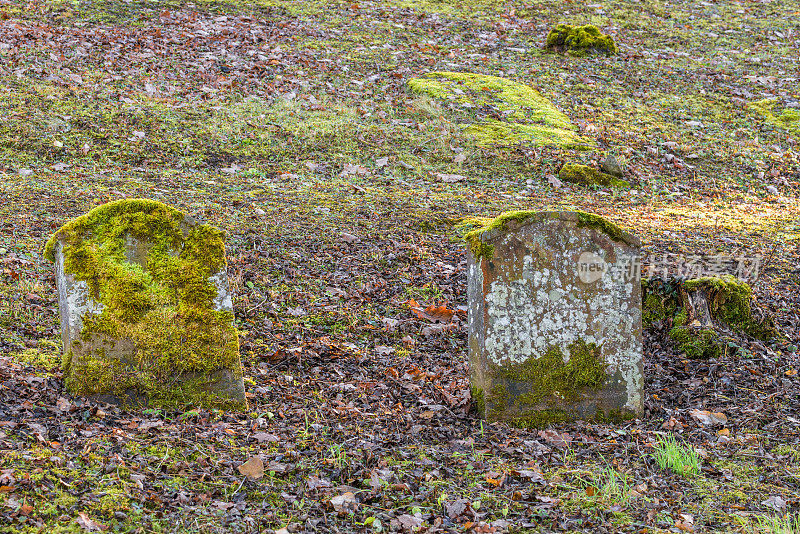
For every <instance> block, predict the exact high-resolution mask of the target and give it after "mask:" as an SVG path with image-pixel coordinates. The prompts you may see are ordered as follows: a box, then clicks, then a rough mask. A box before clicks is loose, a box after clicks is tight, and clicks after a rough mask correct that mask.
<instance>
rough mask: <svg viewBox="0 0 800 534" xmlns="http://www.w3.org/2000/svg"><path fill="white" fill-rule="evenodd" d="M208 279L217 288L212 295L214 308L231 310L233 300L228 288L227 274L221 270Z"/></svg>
mask: <svg viewBox="0 0 800 534" xmlns="http://www.w3.org/2000/svg"><path fill="white" fill-rule="evenodd" d="M208 280H209V282H211V283H212V284H214V287H216V288H217V294H216V296H215V297H214V309H215V310H217V311H227V312H232V311H233V300H232V299H231V292H230V289H229V288H228V274H227V273H226V272H225V271H224V270H222V271H220V272H218V273H217V274H215V275H214V276H212V277H210V278H209V279H208Z"/></svg>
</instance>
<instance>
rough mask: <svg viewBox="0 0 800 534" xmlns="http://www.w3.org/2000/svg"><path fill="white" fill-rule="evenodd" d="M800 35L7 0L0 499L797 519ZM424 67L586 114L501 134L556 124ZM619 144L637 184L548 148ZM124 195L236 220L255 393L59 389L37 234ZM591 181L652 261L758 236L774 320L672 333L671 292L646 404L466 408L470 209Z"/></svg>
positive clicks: (208, 510) (606, 524)
mask: <svg viewBox="0 0 800 534" xmlns="http://www.w3.org/2000/svg"><path fill="white" fill-rule="evenodd" d="M560 23H567V24H575V25H585V24H593V25H595V26H597V27H598V28H600V30H602V31H603V32H604V33H606V34H608V35H610V36H611V37H612V38H613V39H614V40H615V42H616V47H617V51H618V53H617V54H615V55H609V56H606V55H598V54H595V55H592V54H589V55H583V56H578V55H570V54H568V53H565V52H560V51H559V52H548V51H546V50H544V49H543V46H544V44H545V40H546V36H547V33H548V31H549V29H550V28H552V27H553V26H555V25H556V24H560ZM798 58H800V4H798V3H797V2H796V1H794V0H791V1H777V0H776V1H769V0H761V1H748V2H745V1H742V2H735V1H730V0H719V1H714V2H689V1H683V2H680V1H673V2H661V1H651V0H644V1H638V2H632V1H631V2H621V1H598V2H596V3H592V4H587V3H583V2H571V1H562V0H556V1H539V2H534V3H531V2H527V1H524V0H523V1H516V0H515V1H511V2H493V1H490V0H472V1H471V2H442V1H438V0H419V1H417V0H401V1H397V2H359V3H355V2H329V3H319V2H316V1H313V0H312V1H307V2H300V1H283V0H256V1H254V2H238V1H237V0H222V1H220V0H198V1H195V2H194V3H186V4H184V3H181V2H177V1H174V0H168V1H165V2H147V1H139V0H133V1H124V2H123V1H116V0H94V1H86V2H83V1H74V2H66V1H56V0H52V1H47V0H31V1H30V2H21V1H18V0H0V194H1V195H2V197H3V199H4V201H3V203H2V204H0V296H2V298H0V353H1V355H0V451H2V456H1V457H0V531H2V532H14V533H18V532H26V533H28V532H30V533H33V532H82V531H108V532H265V531H269V530H275V531H278V532H282V533H283V532H312V531H319V532H382V531H405V532H419V531H422V532H562V531H573V532H616V531H629V532H675V531H687V532H691V531H698V532H700V531H726V532H727V531H732V532H737V531H739V532H753V531H763V532H797V531H798V529H800V525H798V523H797V520H796V519H793V517H795V516H796V514H797V513H798V511H800V497H798V494H799V493H800V436H798V429H799V428H800V413H799V412H798V398H799V397H798V396H799V395H800V387H798V369H800V361H798V358H799V356H798V351H797V345H798V343H800V316H798V311H797V310H798V309H800V269H798V264H800V254H799V251H798V243H800V205H799V204H798V199H797V196H798V192H800V183H799V182H800V147H798V146H797V142H798V138H799V137H800V121H799V120H798V117H800V93H799V92H798V75H797V73H798V72H800V65H798V63H800V60H799V59H798ZM436 71H452V72H467V73H474V74H479V75H491V76H495V77H498V78H502V79H506V80H511V81H513V82H515V83H518V84H527V85H528V86H530V87H532V88H534V89H536V90H538V91H539V93H541V95H542V96H544V97H545V98H547V99H549V100H550V101H552V102H553V103H554V104H555V106H556V107H557V108H558V110H559V111H560V112H563V113H564V114H565V115H566V117H568V120H567V121H566V122H565V120H566V119H563V118H561V116H560V115H556V114H554V112H548V113H549V115H548V116H549V117H550V118H551V120H553V121H555V123H556V124H558V125H559V127H565V128H569V127H570V124H572V125H574V127H575V131H574V132H573V134H572V135H574V136H576V137H575V138H576V139H577V138H580V142H576V143H573V142H570V143H556V142H547V141H545V142H541V140H539V141H537V140H536V139H534V138H531V139H530V140H528V141H526V140H525V139H524V138H521V137H515V138H514V139H513V142H502V139H501V138H500V137H498V136H499V135H500V134H502V132H504V131H510V130H513V131H514V132H523V133H524V132H534V131H535V132H541V130H540V129H539V130H537V129H535V128H533V129H530V128H529V129H526V128H524V127H520V126H518V125H512V126H509V124H511V121H513V120H529V117H530V114H528V112H527V111H526V112H525V113H517V111H515V110H514V109H510V110H509V108H508V106H507V105H506V104H507V102H506V103H504V101H502V99H500V100H498V95H501V94H502V93H501V92H500V93H498V92H497V91H495V90H494V89H492V87H493V86H490V84H489V83H488V82H486V81H480V80H481V79H480V78H474V77H470V78H468V80H470V85H469V86H464V87H461V88H459V87H455V88H453V87H450V88H449V89H448V91H450V93H448V94H449V98H448V94H440V95H439V98H437V93H436V92H435V91H428V92H425V91H419V90H414V86H415V84H413V83H412V84H409V82H410V81H411V80H414V79H424V78H423V77H424V75H425V74H426V73H429V72H436ZM449 79H456V78H455V77H452V76H451V77H450V78H449ZM476 79H477V80H479V81H478V82H475V81H474V80H476ZM491 83H495V82H491ZM497 83H500V82H497ZM482 84H483V85H482ZM422 86H424V84H421V82H417V83H416V87H422ZM509 87H511V86H509ZM513 87H516V86H513ZM459 91H460V92H459ZM465 94H466V95H467V96H469V97H471V98H472V99H473V103H470V102H467V101H465V99H464V98H462V96H463V95H465ZM490 97H491V98H490ZM534 115H535V114H534ZM515 117H517V118H515ZM470 124H472V125H475V124H478V126H479V128H478V129H476V128H475V127H474V126H470ZM487 125H488V126H487ZM528 126H530V125H528ZM476 131H477V132H480V133H482V134H484V135H482V136H476V135H474V134H475V132H476ZM487 133H491V134H492V135H494V136H495V137H492V136H488V137H487ZM570 139H571V141H574V139H573V138H570ZM608 155H613V156H615V157H616V158H617V160H618V161H620V162H623V163H624V168H625V175H624V179H625V181H627V182H629V184H630V188H625V187H613V188H612V187H608V188H604V187H600V186H584V185H578V184H568V183H564V182H562V181H561V180H559V178H558V171H559V169H560V168H561V166H562V165H563V164H565V163H581V164H587V165H590V166H592V167H595V168H596V167H597V166H598V164H599V162H601V161H602V160H604V159H605V158H606V157H607V156H608ZM125 197H144V198H152V199H156V200H161V201H163V202H167V203H169V204H171V205H174V206H176V207H178V208H179V209H182V210H184V211H185V212H187V213H189V214H191V215H192V216H194V217H196V218H199V219H201V220H204V221H207V222H210V223H212V224H215V225H217V226H218V227H220V228H222V229H224V230H225V231H226V232H227V246H228V250H227V254H228V260H229V274H230V277H231V281H232V285H233V289H234V292H235V295H236V298H235V302H234V305H235V315H236V323H237V328H238V329H239V332H240V339H241V343H242V358H243V362H244V366H245V376H246V386H247V396H248V399H249V402H250V412H248V413H221V412H209V411H204V410H200V409H188V410H187V411H185V412H183V413H165V412H161V411H157V410H147V411H121V410H119V409H118V408H115V407H112V406H108V405H102V404H96V403H92V402H87V401H83V400H81V399H79V398H73V397H70V396H69V395H68V394H67V393H66V392H65V391H64V390H63V384H62V380H61V374H60V371H59V366H58V362H59V359H60V357H59V355H60V350H61V346H60V327H59V323H58V312H57V306H56V303H57V298H56V297H57V296H56V291H55V287H54V286H55V282H54V276H53V269H52V265H50V264H49V263H48V262H47V261H46V260H44V259H43V257H42V248H43V246H44V243H45V242H46V240H47V238H48V237H49V236H50V235H51V234H52V232H53V231H54V230H56V229H57V228H58V227H59V226H60V225H61V224H63V223H64V222H66V221H67V220H68V219H70V218H72V217H75V216H77V215H80V214H82V213H84V212H86V211H88V210H89V209H90V208H92V207H93V206H95V205H98V204H101V203H104V202H107V201H109V200H115V199H119V198H125ZM576 208H579V209H582V210H585V211H591V212H594V213H598V214H602V215H605V216H607V217H609V218H610V219H611V220H613V221H614V222H616V223H618V224H620V225H623V226H625V227H626V228H628V229H629V230H631V231H633V232H634V233H636V234H637V235H639V236H640V237H641V238H642V239H643V242H644V253H645V256H646V261H647V262H648V263H649V264H650V265H659V266H662V265H664V264H669V265H670V266H674V265H676V264H679V263H681V262H684V261H686V259H687V258H694V257H695V256H696V255H706V256H709V255H714V254H723V255H726V256H730V257H731V258H749V259H752V258H761V262H760V269H759V273H758V274H759V275H758V279H757V281H756V282H755V283H754V292H755V294H756V295H757V298H758V300H759V302H760V303H761V305H762V306H763V307H764V308H765V310H766V311H767V312H768V313H770V314H772V315H773V316H774V317H775V320H776V324H777V325H778V326H779V327H780V328H781V330H782V331H783V333H784V334H785V336H786V339H784V340H782V341H778V342H774V343H760V342H749V343H743V344H740V345H736V346H732V347H731V350H730V351H729V352H726V353H725V354H724V355H722V356H721V357H719V358H715V359H707V360H690V359H687V358H686V357H685V355H683V354H681V353H680V352H679V351H677V350H676V349H675V347H674V345H673V344H672V343H671V342H670V341H669V338H668V336H667V335H666V333H665V332H666V330H667V329H668V328H669V326H670V325H669V324H657V325H656V326H655V327H654V328H653V329H651V330H648V331H647V332H646V343H645V370H646V377H647V378H646V401H645V405H646V410H645V414H644V416H643V417H642V418H641V419H639V420H635V421H632V422H630V423H628V424H624V425H597V424H586V423H576V424H565V425H558V426H555V427H551V428H547V429H541V430H518V429H513V428H509V427H507V426H504V425H499V424H487V423H485V422H481V421H480V419H479V418H477V416H476V415H475V413H474V408H473V407H472V403H471V399H470V398H469V389H468V373H469V369H468V367H467V364H466V345H465V343H466V334H465V316H464V312H463V310H464V309H465V301H464V300H465V293H466V291H465V289H466V288H465V285H466V277H465V251H464V247H463V245H462V244H461V243H460V242H459V241H458V239H457V235H456V234H457V231H456V229H455V227H456V226H457V222H458V221H459V220H461V219H462V218H464V217H466V216H493V215H496V214H498V213H500V212H502V211H506V210H510V209H576Z"/></svg>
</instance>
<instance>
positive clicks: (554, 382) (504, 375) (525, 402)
mask: <svg viewBox="0 0 800 534" xmlns="http://www.w3.org/2000/svg"><path fill="white" fill-rule="evenodd" d="M568 348H569V355H570V356H569V360H568V361H567V362H566V363H565V362H564V355H563V353H562V351H561V349H559V348H558V347H551V348H550V349H549V350H548V351H547V352H546V353H545V354H544V355H543V356H541V357H539V358H531V359H528V360H527V361H525V362H523V363H520V364H516V365H512V366H507V367H500V366H494V367H493V369H492V375H493V376H494V377H495V378H496V379H497V380H498V382H496V383H494V385H493V386H492V387H491V389H490V390H489V394H488V395H486V398H485V406H486V409H488V414H487V415H488V416H489V417H490V418H494V419H500V420H503V421H505V422H507V423H509V424H511V425H513V426H518V427H522V428H535V427H542V426H546V425H548V424H551V423H557V422H562V421H568V420H572V419H574V418H575V413H574V412H573V411H570V410H569V409H562V408H558V407H556V406H557V405H558V404H562V403H564V404H567V405H568V404H570V403H575V402H577V401H579V400H580V399H581V398H582V396H583V394H584V393H585V392H587V391H592V390H594V391H596V390H598V389H600V388H602V387H604V386H605V385H606V383H607V381H608V380H609V378H610V377H609V375H608V370H607V368H608V365H607V363H606V361H605V359H604V358H603V357H602V355H601V354H600V348H599V347H598V346H597V345H595V344H593V343H586V342H584V341H577V342H575V343H573V344H571V345H570V346H569V347H568ZM507 381H520V382H524V383H525V388H526V391H525V393H522V394H520V395H517V396H515V397H514V398H513V399H512V397H511V395H510V394H509V391H508V387H507V386H506V382H507ZM547 405H550V406H547ZM543 406H546V407H543ZM520 412H521V413H522V415H514V414H515V413H520ZM631 417H634V414H633V413H629V412H626V411H623V410H608V411H603V410H598V411H597V412H596V413H595V414H593V415H592V416H591V419H594V420H597V421H604V422H619V421H622V420H626V419H630V418H631Z"/></svg>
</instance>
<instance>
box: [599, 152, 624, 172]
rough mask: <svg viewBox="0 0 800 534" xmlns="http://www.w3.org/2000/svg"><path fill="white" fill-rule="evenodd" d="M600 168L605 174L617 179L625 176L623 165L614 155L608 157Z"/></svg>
mask: <svg viewBox="0 0 800 534" xmlns="http://www.w3.org/2000/svg"><path fill="white" fill-rule="evenodd" d="M600 168H601V169H603V172H604V173H606V174H610V175H611V176H615V177H617V178H622V176H623V174H624V171H623V169H622V164H621V163H620V162H619V160H618V159H617V157H616V156H614V155H613V154H609V155H608V156H606V158H605V159H604V160H603V161H602V163H600Z"/></svg>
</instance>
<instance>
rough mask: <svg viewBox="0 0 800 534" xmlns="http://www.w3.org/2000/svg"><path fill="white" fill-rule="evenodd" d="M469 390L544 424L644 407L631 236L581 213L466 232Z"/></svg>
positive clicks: (510, 415)
mask: <svg viewBox="0 0 800 534" xmlns="http://www.w3.org/2000/svg"><path fill="white" fill-rule="evenodd" d="M466 238H467V242H468V244H469V249H470V253H469V268H468V301H469V302H468V304H469V360H470V368H471V387H472V395H473V398H474V399H475V401H476V403H477V405H478V409H479V410H480V411H481V412H483V414H484V415H485V416H486V418H487V419H489V420H492V421H506V422H509V423H511V424H515V425H518V426H542V425H546V424H547V423H549V422H556V421H567V420H573V419H589V420H603V421H609V420H610V421H617V420H620V419H626V418H631V417H635V416H636V415H638V414H641V412H642V389H643V382H644V381H643V377H642V302H641V298H642V297H641V284H640V276H641V275H640V272H639V241H638V240H637V239H636V238H635V237H633V236H631V235H630V234H628V233H625V232H623V231H622V230H620V229H619V228H618V227H617V226H615V225H614V224H612V223H610V222H608V221H606V220H605V219H603V218H601V217H598V216H596V215H591V214H588V213H583V212H529V211H523V212H510V213H505V214H503V215H501V216H500V217H498V218H496V219H494V220H491V221H486V222H485V224H484V225H483V226H481V227H480V228H477V229H474V230H472V231H471V232H470V233H468V234H467V236H466Z"/></svg>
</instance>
